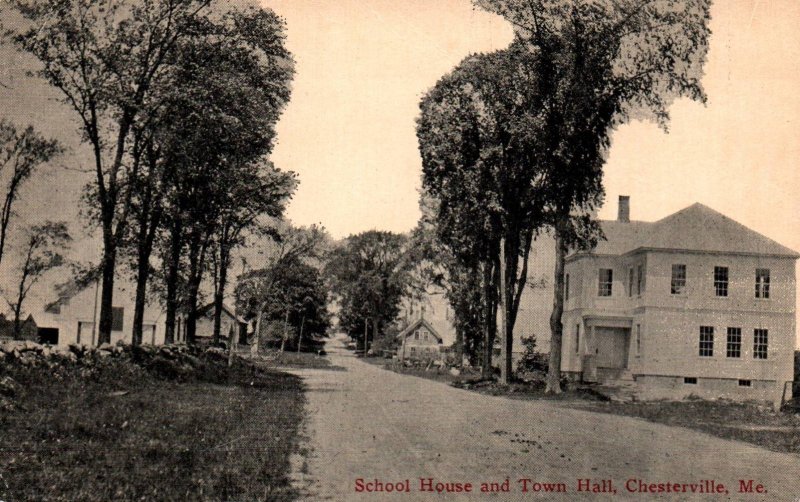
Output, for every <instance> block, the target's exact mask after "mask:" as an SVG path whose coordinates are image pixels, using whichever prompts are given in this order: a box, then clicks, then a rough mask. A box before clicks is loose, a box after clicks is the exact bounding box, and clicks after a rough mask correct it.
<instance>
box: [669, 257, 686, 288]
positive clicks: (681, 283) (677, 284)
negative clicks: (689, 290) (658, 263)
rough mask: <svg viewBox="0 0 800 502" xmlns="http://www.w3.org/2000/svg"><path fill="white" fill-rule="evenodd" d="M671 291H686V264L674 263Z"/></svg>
mask: <svg viewBox="0 0 800 502" xmlns="http://www.w3.org/2000/svg"><path fill="white" fill-rule="evenodd" d="M670 293H672V294H673V295H682V294H685V293H686V265H682V264H675V265H672V284H671V286H670Z"/></svg>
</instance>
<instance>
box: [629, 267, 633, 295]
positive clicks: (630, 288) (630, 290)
mask: <svg viewBox="0 0 800 502" xmlns="http://www.w3.org/2000/svg"><path fill="white" fill-rule="evenodd" d="M628 296H633V267H631V268H629V269H628Z"/></svg>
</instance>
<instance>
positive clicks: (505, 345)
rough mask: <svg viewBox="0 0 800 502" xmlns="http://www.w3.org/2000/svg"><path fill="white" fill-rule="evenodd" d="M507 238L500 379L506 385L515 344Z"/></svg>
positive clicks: (502, 281) (502, 258)
mask: <svg viewBox="0 0 800 502" xmlns="http://www.w3.org/2000/svg"><path fill="white" fill-rule="evenodd" d="M507 243H508V241H507V240H506V239H501V240H500V260H499V264H500V297H499V304H500V305H499V308H500V336H502V337H503V338H502V343H501V345H500V351H501V353H502V356H501V358H500V381H501V382H502V383H504V384H506V385H508V384H510V383H511V351H512V349H513V346H514V339H513V334H512V332H513V329H512V327H511V326H510V325H509V311H510V310H511V302H510V301H509V300H510V298H509V294H508V285H507V283H508V281H507V280H506V279H507V278H506V256H507V255H508V251H507V250H506V245H507Z"/></svg>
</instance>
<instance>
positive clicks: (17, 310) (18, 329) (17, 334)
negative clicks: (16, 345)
mask: <svg viewBox="0 0 800 502" xmlns="http://www.w3.org/2000/svg"><path fill="white" fill-rule="evenodd" d="M21 315H22V298H18V299H17V304H16V305H15V306H14V340H22V323H21V322H20V320H19V318H20V316H21Z"/></svg>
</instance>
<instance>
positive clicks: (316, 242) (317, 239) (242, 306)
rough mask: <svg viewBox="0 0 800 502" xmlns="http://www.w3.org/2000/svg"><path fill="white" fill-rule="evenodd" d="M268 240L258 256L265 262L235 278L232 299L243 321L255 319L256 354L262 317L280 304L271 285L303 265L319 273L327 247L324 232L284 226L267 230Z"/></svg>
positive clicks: (315, 228) (327, 238)
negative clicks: (286, 271) (234, 298)
mask: <svg viewBox="0 0 800 502" xmlns="http://www.w3.org/2000/svg"><path fill="white" fill-rule="evenodd" d="M269 234H270V236H269V238H270V240H269V241H268V242H267V243H265V244H266V246H265V247H266V248H267V249H263V250H262V253H263V254H264V255H266V258H265V259H264V260H263V261H261V262H260V263H258V265H257V266H256V268H255V269H254V270H251V271H247V272H245V273H243V274H242V275H241V276H239V277H238V280H237V283H236V288H235V296H236V308H237V311H240V312H241V313H242V315H244V316H245V318H246V319H249V320H252V319H255V334H256V336H255V343H253V349H252V350H254V351H255V352H258V350H259V337H260V334H261V332H262V328H261V326H262V323H263V321H264V318H265V317H268V316H269V315H270V312H272V314H274V313H275V309H274V308H271V306H274V305H275V304H276V302H278V304H280V299H279V297H280V296H281V294H279V293H276V288H275V284H276V283H278V282H279V281H280V278H281V277H282V275H281V274H283V277H286V276H290V275H291V274H284V271H285V270H288V269H289V268H292V267H295V269H297V265H295V264H303V265H307V266H310V267H313V268H315V269H317V270H319V269H320V268H321V267H320V264H321V260H322V257H323V256H324V254H325V253H326V252H327V250H328V247H329V242H328V241H329V237H328V234H327V232H326V231H325V229H324V228H322V227H320V226H317V225H312V226H310V227H292V226H291V225H289V224H288V223H286V222H284V225H283V226H281V228H277V229H271V230H270V232H269ZM284 312H285V311H284Z"/></svg>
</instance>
